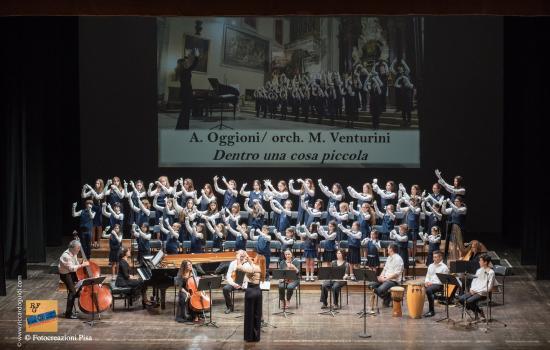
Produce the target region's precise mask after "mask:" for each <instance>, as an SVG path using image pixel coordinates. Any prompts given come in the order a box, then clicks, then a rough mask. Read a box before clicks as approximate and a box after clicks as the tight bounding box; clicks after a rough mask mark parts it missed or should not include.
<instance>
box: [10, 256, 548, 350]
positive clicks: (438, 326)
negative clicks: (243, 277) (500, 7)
mask: <svg viewBox="0 0 550 350" xmlns="http://www.w3.org/2000/svg"><path fill="white" fill-rule="evenodd" d="M58 250H59V249H51V248H48V263H45V264H40V265H31V266H30V267H29V278H28V279H27V280H23V281H22V290H23V297H24V299H25V300H29V299H56V300H58V305H59V312H63V311H64V308H65V293H64V292H63V291H59V290H58V280H59V278H58V275H56V274H54V273H52V272H53V271H52V268H51V266H50V265H51V263H52V262H53V261H55V259H56V258H57V257H56V256H57V254H58V253H59V251H58ZM497 252H498V253H499V255H501V256H505V257H506V258H507V259H508V260H509V261H510V263H511V264H512V265H513V266H514V275H512V276H509V277H507V278H506V281H505V287H506V289H505V291H506V294H505V304H504V305H501V295H498V296H495V302H496V303H497V304H498V305H496V306H494V307H493V318H494V319H496V320H498V321H502V322H505V323H506V324H507V327H504V326H503V325H502V324H501V323H500V322H499V323H490V324H489V330H488V331H487V333H486V332H485V330H484V329H485V324H480V325H477V326H473V327H471V328H468V329H467V328H465V327H463V326H459V325H455V326H453V325H452V323H447V322H441V323H436V322H435V320H437V319H439V318H441V317H443V316H444V311H445V307H444V306H443V305H439V304H437V303H436V315H435V316H434V317H432V318H422V319H418V320H413V319H410V318H409V317H408V312H407V307H406V302H404V305H403V317H402V318H394V317H392V316H391V308H384V307H383V306H382V303H381V302H380V315H378V316H374V317H368V318H367V333H368V334H369V335H371V336H372V337H371V338H369V339H362V338H360V337H359V334H360V333H362V330H363V320H362V319H359V318H357V315H356V312H358V311H360V310H361V309H362V305H363V295H362V293H360V292H358V291H357V288H353V289H351V290H350V294H349V305H346V302H345V299H346V294H345V290H343V292H342V293H343V294H342V301H343V303H342V304H343V308H342V309H341V310H339V311H340V313H339V314H337V315H336V317H334V318H333V317H331V316H326V315H319V314H318V313H319V312H321V311H322V310H321V309H320V306H321V303H320V302H319V292H318V290H316V289H315V288H311V286H308V287H307V288H306V287H304V289H303V290H302V298H301V305H300V306H299V308H298V309H296V304H295V300H294V297H293V299H292V301H291V303H290V309H289V311H291V312H294V313H295V314H294V315H290V316H289V318H288V319H285V318H284V317H281V316H276V315H272V313H273V312H276V311H279V310H278V302H277V298H278V293H277V290H276V289H275V288H272V289H271V291H270V292H269V297H268V294H267V292H264V311H263V315H264V319H265V320H266V321H268V322H269V323H270V324H272V325H274V326H276V327H277V328H272V327H266V328H264V332H263V333H262V340H261V342H260V343H258V344H246V343H245V342H244V341H243V340H242V337H243V326H242V324H243V319H242V318H236V316H238V315H242V310H243V301H244V299H243V298H244V297H243V294H241V293H237V294H236V297H235V308H236V310H235V312H234V313H232V314H229V315H226V314H224V313H223V311H224V309H225V305H224V303H223V296H222V294H221V291H216V292H214V293H213V302H214V304H213V305H214V308H213V309H214V313H213V320H214V321H215V322H217V324H218V325H219V326H220V328H213V327H203V326H199V325H186V324H180V323H176V322H174V320H173V305H174V304H173V293H172V290H169V291H168V292H167V298H166V299H167V303H166V309H165V310H161V309H160V308H153V309H147V310H144V309H142V307H141V302H140V301H138V302H137V303H135V304H134V306H133V307H132V308H131V309H130V310H126V309H125V308H124V305H123V301H121V300H117V301H116V311H115V312H112V311H109V312H106V313H104V314H103V315H102V317H101V321H102V323H100V324H97V325H96V326H95V327H93V328H91V327H90V326H88V325H87V324H85V323H83V322H82V321H84V320H86V319H87V318H88V316H87V315H84V314H82V313H80V318H81V319H80V320H67V319H59V331H58V333H53V334H55V335H57V336H62V335H67V336H76V337H79V336H82V337H84V338H86V339H88V340H81V341H78V340H69V341H58V342H52V341H49V342H43V341H39V340H35V341H32V340H31V341H23V346H24V347H25V348H29V349H34V348H40V349H42V348H48V349H61V348H66V346H67V345H70V346H71V347H73V348H75V349H89V348H91V347H94V348H98V347H101V346H108V348H109V349H127V348H133V349H135V348H139V349H161V348H162V349H166V348H177V349H182V348H193V349H241V348H247V349H280V348H293V349H294V348H305V347H315V348H318V349H333V348H334V347H338V346H343V347H345V348H365V347H372V348H388V349H389V348H392V349H394V348H406V349H414V348H427V347H428V348H445V349H449V348H456V349H458V348H460V349H464V348H473V349H488V348H495V349H496V348H498V349H501V348H509V349H518V348H548V347H550V334H549V333H548V328H549V326H550V312H549V311H550V293H549V288H550V281H536V280H535V279H534V267H531V266H529V267H524V266H520V265H519V261H518V259H517V256H518V254H517V253H518V252H512V253H509V252H508V253H506V252H504V251H502V250H497ZM314 283H319V282H314ZM309 284H312V283H309ZM304 285H305V284H304ZM16 293H17V281H14V280H10V281H8V297H3V298H2V299H0V311H1V315H0V320H1V322H0V333H1V335H2V340H1V343H2V344H3V345H2V348H15V347H16V332H17V329H16V324H17V322H16V319H17V313H16V306H17V305H16V302H17V300H16V297H15V295H16ZM149 293H150V292H149ZM267 297H268V299H269V313H268V312H267V307H268V306H267V304H268V301H267V300H266V299H267ZM426 307H427V306H426ZM450 317H451V318H452V319H454V320H456V321H460V319H461V309H460V308H456V307H451V308H450ZM24 335H25V334H24ZM26 335H31V334H30V333H26ZM38 335H48V334H47V333H38ZM89 339H91V340H89ZM67 342H68V343H70V344H66V343H67Z"/></svg>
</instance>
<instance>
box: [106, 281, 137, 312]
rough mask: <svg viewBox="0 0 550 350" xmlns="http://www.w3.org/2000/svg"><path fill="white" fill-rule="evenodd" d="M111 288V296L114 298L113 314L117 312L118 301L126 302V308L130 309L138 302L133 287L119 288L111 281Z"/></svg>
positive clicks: (112, 304)
mask: <svg viewBox="0 0 550 350" xmlns="http://www.w3.org/2000/svg"><path fill="white" fill-rule="evenodd" d="M110 288H111V296H112V297H113V302H112V303H111V308H112V309H113V312H114V311H115V301H116V300H124V307H125V308H126V309H130V306H132V304H133V302H134V301H135V300H136V298H135V293H134V290H133V289H132V288H131V287H117V286H116V285H115V281H111V283H110Z"/></svg>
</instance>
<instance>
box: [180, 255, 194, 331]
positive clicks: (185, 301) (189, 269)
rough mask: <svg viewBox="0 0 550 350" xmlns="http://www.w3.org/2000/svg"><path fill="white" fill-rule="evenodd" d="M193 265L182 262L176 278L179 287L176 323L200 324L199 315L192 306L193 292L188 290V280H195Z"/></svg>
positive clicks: (189, 262) (188, 262) (186, 261)
mask: <svg viewBox="0 0 550 350" xmlns="http://www.w3.org/2000/svg"><path fill="white" fill-rule="evenodd" d="M193 278H194V275H193V264H192V263H191V261H189V260H184V261H182V262H181V266H180V269H179V271H178V274H177V276H176V285H177V286H178V290H179V293H178V305H177V306H178V309H177V313H176V321H177V322H181V323H191V324H193V323H198V322H199V313H198V312H195V311H194V310H193V308H192V307H191V305H190V301H191V291H190V290H189V288H188V283H187V282H188V280H189V279H193Z"/></svg>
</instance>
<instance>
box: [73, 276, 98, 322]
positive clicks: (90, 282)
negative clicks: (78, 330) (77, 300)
mask: <svg viewBox="0 0 550 350" xmlns="http://www.w3.org/2000/svg"><path fill="white" fill-rule="evenodd" d="M104 280H105V276H99V277H92V278H84V279H82V280H80V281H79V282H78V284H80V286H79V288H78V290H77V293H76V294H77V295H79V294H80V291H81V289H82V287H85V286H92V302H93V303H94V305H92V319H91V320H90V321H84V323H87V324H88V325H90V327H93V326H94V324H95V323H100V322H101V321H100V320H97V321H96V320H95V314H96V313H95V309H97V311H98V313H99V305H98V303H97V295H96V293H95V291H94V286H95V285H98V284H101V283H103V281H104ZM78 284H77V285H78ZM94 306H95V308H94ZM99 318H101V316H99Z"/></svg>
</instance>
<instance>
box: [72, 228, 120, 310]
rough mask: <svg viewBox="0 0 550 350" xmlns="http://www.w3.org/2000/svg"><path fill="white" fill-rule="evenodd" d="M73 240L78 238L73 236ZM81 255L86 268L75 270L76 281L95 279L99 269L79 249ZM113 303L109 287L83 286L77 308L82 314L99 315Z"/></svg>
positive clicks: (101, 285)
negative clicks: (85, 262) (86, 263)
mask: <svg viewBox="0 0 550 350" xmlns="http://www.w3.org/2000/svg"><path fill="white" fill-rule="evenodd" d="M75 239H77V240H78V236H75ZM80 252H81V253H82V260H83V261H88V263H89V265H88V266H83V267H80V268H79V269H78V270H76V276H77V278H78V280H79V281H80V280H83V279H86V278H95V277H99V275H100V267H99V266H98V265H97V264H96V263H95V262H93V261H90V260H88V258H87V257H86V253H85V252H84V249H80ZM112 302H113V296H112V295H111V290H110V289H109V287H106V286H104V285H103V284H99V285H96V286H94V287H93V292H92V286H84V287H82V289H81V290H80V297H79V298H78V307H79V308H80V310H82V312H84V313H87V314H91V313H96V314H97V313H101V312H103V311H105V310H108V309H109V308H110V307H111V303H112Z"/></svg>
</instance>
